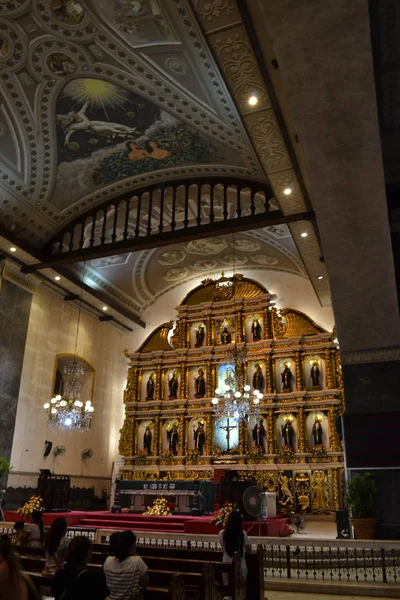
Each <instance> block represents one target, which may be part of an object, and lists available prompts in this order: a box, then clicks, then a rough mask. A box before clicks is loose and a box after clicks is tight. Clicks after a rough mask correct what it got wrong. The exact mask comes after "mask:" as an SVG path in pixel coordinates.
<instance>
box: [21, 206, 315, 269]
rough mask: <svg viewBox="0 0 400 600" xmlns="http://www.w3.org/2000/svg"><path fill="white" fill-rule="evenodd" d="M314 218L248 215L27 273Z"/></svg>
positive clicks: (86, 253) (60, 256)
mask: <svg viewBox="0 0 400 600" xmlns="http://www.w3.org/2000/svg"><path fill="white" fill-rule="evenodd" d="M314 220H315V214H314V213H313V212H312V211H309V212H302V213H296V214H293V215H282V213H281V211H279V210H275V211H271V212H268V213H262V214H261V215H249V216H246V217H240V218H237V219H230V220H228V221H217V222H214V223H207V224H205V225H197V226H193V227H187V228H183V229H176V230H175V231H165V232H163V233H159V234H152V235H147V236H138V237H136V238H134V239H126V240H121V241H119V242H110V243H104V244H99V245H97V246H91V247H88V248H80V249H77V250H70V251H66V252H59V253H57V254H53V255H52V257H51V258H49V259H48V260H45V261H43V262H41V263H37V264H34V265H28V266H27V267H24V269H23V272H24V273H34V272H35V271H38V270H40V269H47V268H57V269H58V270H59V272H61V271H60V269H59V267H60V266H63V265H68V264H72V263H75V262H82V261H87V260H94V259H96V258H104V257H105V256H115V255H117V254H124V253H126V252H139V251H141V250H147V249H149V248H160V247H162V246H171V245H173V244H177V243H186V242H189V241H191V240H196V239H202V238H204V237H211V236H215V235H222V234H224V235H226V234H230V233H237V232H240V231H250V230H252V229H261V228H262V227H268V226H271V225H281V224H283V223H294V222H297V221H314Z"/></svg>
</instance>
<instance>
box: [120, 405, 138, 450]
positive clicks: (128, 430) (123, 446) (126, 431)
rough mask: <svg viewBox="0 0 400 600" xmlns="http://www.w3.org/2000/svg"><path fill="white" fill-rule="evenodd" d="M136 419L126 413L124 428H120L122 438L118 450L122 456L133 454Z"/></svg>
mask: <svg viewBox="0 0 400 600" xmlns="http://www.w3.org/2000/svg"><path fill="white" fill-rule="evenodd" d="M134 423H135V420H134V418H133V417H132V416H130V415H125V420H124V424H123V426H122V429H120V430H119V433H120V438H119V444H118V452H119V453H120V455H121V456H132V455H133V428H134Z"/></svg>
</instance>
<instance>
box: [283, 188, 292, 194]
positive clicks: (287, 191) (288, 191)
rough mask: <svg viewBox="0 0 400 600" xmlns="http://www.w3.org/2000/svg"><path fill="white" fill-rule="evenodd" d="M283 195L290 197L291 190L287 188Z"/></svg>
mask: <svg viewBox="0 0 400 600" xmlns="http://www.w3.org/2000/svg"><path fill="white" fill-rule="evenodd" d="M283 193H284V194H285V196H289V194H291V193H292V190H291V188H286V189H285V190H283Z"/></svg>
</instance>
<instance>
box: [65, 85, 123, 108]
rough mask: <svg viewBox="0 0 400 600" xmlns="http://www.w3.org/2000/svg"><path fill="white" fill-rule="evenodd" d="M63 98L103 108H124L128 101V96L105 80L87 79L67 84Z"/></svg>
mask: <svg viewBox="0 0 400 600" xmlns="http://www.w3.org/2000/svg"><path fill="white" fill-rule="evenodd" d="M63 96H69V97H70V98H72V99H73V100H76V102H83V103H85V104H92V105H95V106H101V108H102V109H103V110H105V109H106V107H107V106H111V107H114V106H122V105H123V103H124V102H126V100H127V95H126V94H125V93H124V91H122V90H121V89H120V88H118V87H117V86H116V85H115V84H113V83H111V82H110V81H105V80H104V79H94V78H92V77H85V78H80V79H74V80H72V81H70V82H69V83H67V85H66V86H65V88H64V91H63Z"/></svg>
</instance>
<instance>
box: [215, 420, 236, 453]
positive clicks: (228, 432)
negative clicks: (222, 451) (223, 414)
mask: <svg viewBox="0 0 400 600" xmlns="http://www.w3.org/2000/svg"><path fill="white" fill-rule="evenodd" d="M219 429H223V430H224V431H226V436H225V439H226V451H227V452H230V449H231V448H230V441H231V431H232V430H233V429H237V426H236V425H230V424H229V417H228V418H227V419H226V425H225V426H224V425H220V426H219Z"/></svg>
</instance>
